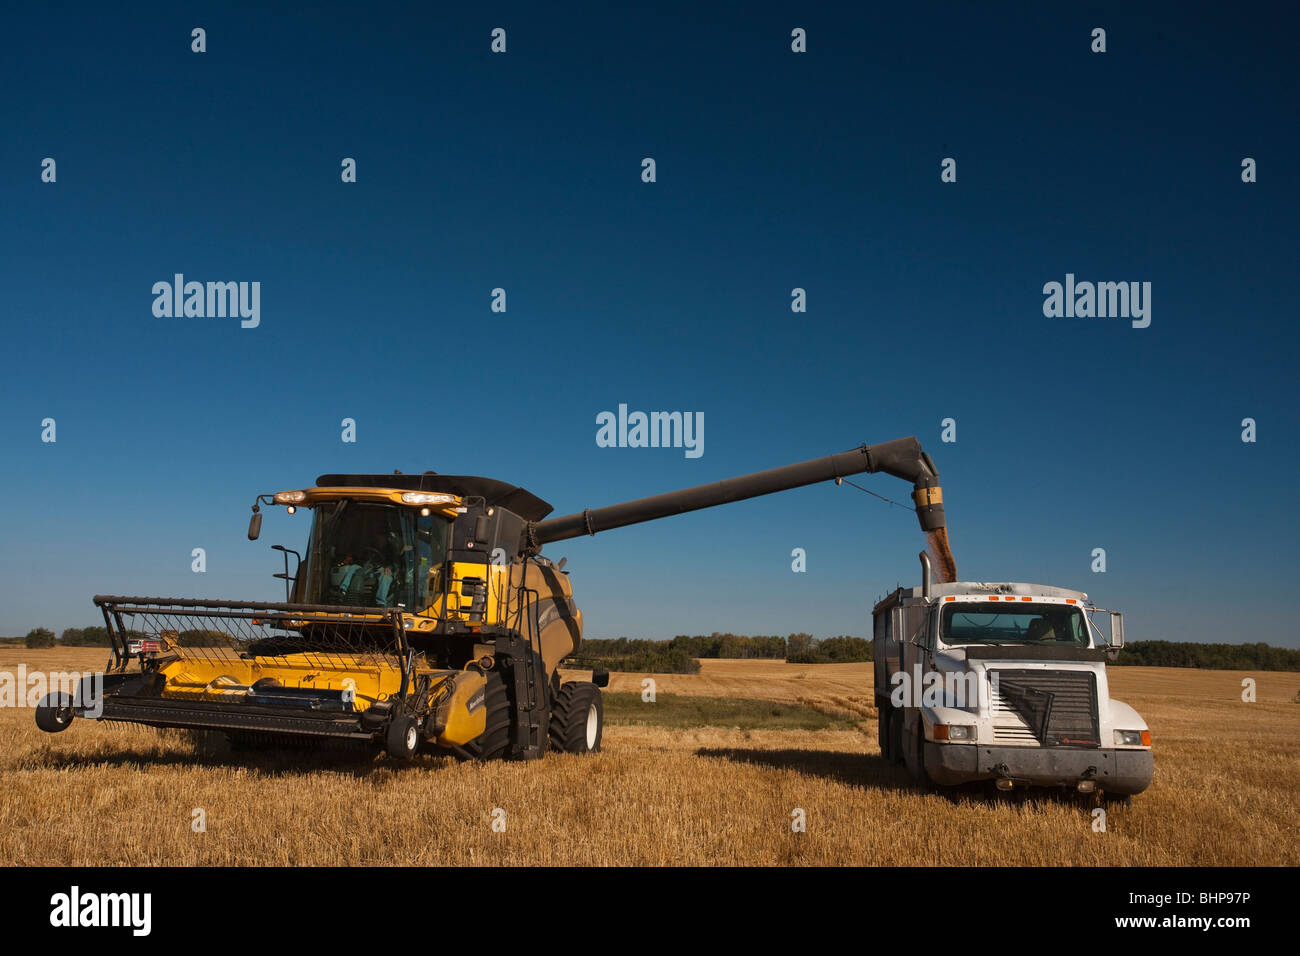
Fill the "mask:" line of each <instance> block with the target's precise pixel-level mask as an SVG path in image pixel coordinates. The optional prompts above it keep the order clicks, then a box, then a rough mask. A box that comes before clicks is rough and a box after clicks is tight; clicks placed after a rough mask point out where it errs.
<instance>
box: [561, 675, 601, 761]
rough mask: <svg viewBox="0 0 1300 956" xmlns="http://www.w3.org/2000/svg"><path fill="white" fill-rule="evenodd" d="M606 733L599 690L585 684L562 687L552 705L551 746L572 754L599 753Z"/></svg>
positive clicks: (575, 683) (579, 682)
mask: <svg viewBox="0 0 1300 956" xmlns="http://www.w3.org/2000/svg"><path fill="white" fill-rule="evenodd" d="M604 732H605V705H604V703H603V701H602V700H601V696H600V688H599V687H597V686H596V685H595V684H589V683H587V682H585V681H570V682H569V683H567V684H561V685H560V692H559V693H558V694H556V695H555V700H554V701H552V702H551V726H550V734H551V746H552V747H553V748H554V749H556V750H561V751H563V752H565V753H571V754H590V753H595V752H596V751H598V750H600V738H601V736H602V735H603V734H604Z"/></svg>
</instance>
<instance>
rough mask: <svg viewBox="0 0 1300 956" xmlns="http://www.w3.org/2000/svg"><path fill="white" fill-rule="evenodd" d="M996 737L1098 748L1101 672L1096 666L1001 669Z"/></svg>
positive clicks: (995, 698)
mask: <svg viewBox="0 0 1300 956" xmlns="http://www.w3.org/2000/svg"><path fill="white" fill-rule="evenodd" d="M992 673H995V674H997V677H998V686H997V690H996V692H995V693H994V694H993V736H994V738H995V739H997V740H1007V741H1023V742H1025V743H1028V742H1029V741H1031V740H1037V741H1038V742H1039V743H1041V744H1042V745H1043V746H1046V747H1099V746H1101V740H1100V737H1099V732H1098V725H1097V677H1096V675H1095V674H1093V673H1092V672H1091V671H1044V670H1010V669H1001V668H999V669H997V670H995V671H993V672H992Z"/></svg>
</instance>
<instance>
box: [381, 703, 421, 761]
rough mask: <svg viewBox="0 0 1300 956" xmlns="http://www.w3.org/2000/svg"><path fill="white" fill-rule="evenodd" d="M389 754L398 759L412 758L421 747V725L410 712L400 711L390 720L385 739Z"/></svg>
mask: <svg viewBox="0 0 1300 956" xmlns="http://www.w3.org/2000/svg"><path fill="white" fill-rule="evenodd" d="M385 745H386V746H387V749H388V755H389V756H390V757H393V758H395V759H397V760H410V759H411V758H412V757H414V756H415V752H416V751H417V750H419V749H420V725H419V723H418V722H417V721H416V719H415V718H414V717H412V716H411V715H410V714H407V713H403V712H402V711H398V712H397V713H396V714H393V719H392V720H390V721H389V722H388V735H387V739H386V740H385Z"/></svg>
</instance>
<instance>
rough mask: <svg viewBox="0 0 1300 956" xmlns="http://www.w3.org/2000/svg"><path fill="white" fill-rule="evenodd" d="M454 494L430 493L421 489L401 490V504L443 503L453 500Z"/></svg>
mask: <svg viewBox="0 0 1300 956" xmlns="http://www.w3.org/2000/svg"><path fill="white" fill-rule="evenodd" d="M454 497H455V496H454V495H431V494H427V493H426V492H423V491H404V492H402V504H406V505H445V504H446V503H447V502H449V501H451V500H453V498H454Z"/></svg>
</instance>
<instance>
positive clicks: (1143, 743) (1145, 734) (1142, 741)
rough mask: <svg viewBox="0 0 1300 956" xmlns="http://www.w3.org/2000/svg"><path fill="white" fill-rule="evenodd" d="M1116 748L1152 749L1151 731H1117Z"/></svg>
mask: <svg viewBox="0 0 1300 956" xmlns="http://www.w3.org/2000/svg"><path fill="white" fill-rule="evenodd" d="M1115 746H1116V747H1150V746H1151V731H1149V730H1117V731H1115Z"/></svg>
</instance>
